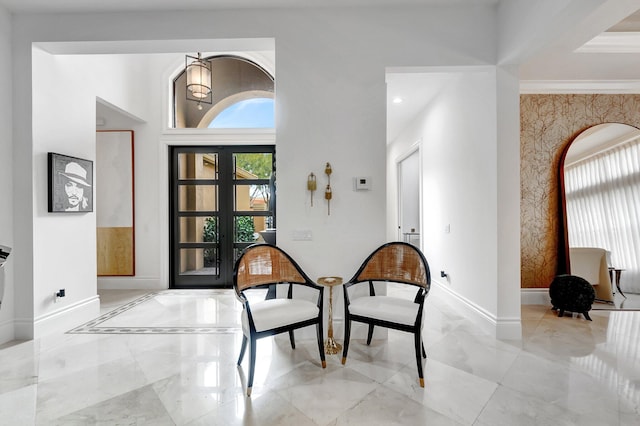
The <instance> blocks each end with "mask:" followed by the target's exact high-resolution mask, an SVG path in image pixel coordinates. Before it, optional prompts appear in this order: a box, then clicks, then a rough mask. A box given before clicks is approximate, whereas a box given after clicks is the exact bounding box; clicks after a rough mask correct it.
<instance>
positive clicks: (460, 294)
mask: <svg viewBox="0 0 640 426" xmlns="http://www.w3.org/2000/svg"><path fill="white" fill-rule="evenodd" d="M496 78H497V76H496V69H495V68H494V67H481V68H475V69H465V68H464V67H461V68H460V70H458V71H455V72H452V73H451V79H450V80H449V82H448V83H446V84H445V85H444V86H443V87H442V88H441V91H440V93H439V95H438V96H437V97H436V98H435V99H434V100H433V101H432V102H431V103H430V104H429V105H428V107H427V108H426V109H425V111H423V112H422V113H421V114H419V115H418V116H417V117H416V119H415V120H414V121H413V122H412V123H411V124H410V125H409V126H408V127H407V128H406V129H405V130H404V131H403V132H402V133H401V135H400V136H399V137H398V139H397V140H396V141H394V143H393V144H392V145H390V147H389V156H388V164H387V166H388V173H389V175H390V181H392V180H394V179H395V178H394V176H393V175H394V174H395V168H396V164H395V162H396V161H397V158H398V156H401V155H403V153H404V152H405V151H407V150H408V149H409V147H410V146H411V145H412V144H414V143H415V142H416V141H421V143H420V145H421V155H422V191H423V192H422V199H423V218H422V223H423V228H422V231H423V236H422V238H423V240H422V243H423V251H424V253H425V256H426V257H427V260H428V262H429V265H430V268H431V271H432V280H433V281H434V282H435V283H436V291H437V292H438V293H440V294H444V295H447V296H448V297H449V298H450V299H452V300H454V301H455V302H456V303H457V304H459V305H461V306H463V307H464V308H466V310H467V311H468V312H469V314H470V315H472V316H474V317H476V318H477V319H478V320H479V321H480V323H481V324H482V325H483V326H484V327H485V329H486V330H487V331H489V332H491V333H495V334H496V335H498V336H499V337H511V338H513V337H519V335H520V323H519V299H518V295H519V286H520V280H519V273H518V274H517V276H513V274H512V273H510V274H507V275H508V276H505V277H501V276H499V273H498V271H499V269H500V268H502V267H506V268H507V270H509V271H512V270H513V268H516V270H518V269H519V259H509V261H510V262H513V265H502V264H499V259H500V258H501V256H503V253H502V250H509V252H510V253H512V252H514V251H517V249H518V242H517V240H516V241H515V242H514V241H513V240H509V241H507V240H505V239H501V238H502V233H501V230H500V227H501V226H503V225H502V223H500V224H499V223H498V222H499V219H500V217H501V214H499V211H500V209H502V205H501V204H502V203H505V206H506V207H508V208H509V210H508V212H509V214H506V215H504V218H505V220H508V221H512V220H513V217H512V216H514V215H515V217H518V216H519V210H518V206H519V202H518V200H517V198H516V199H515V200H514V199H513V198H514V195H515V197H517V196H518V194H519V192H516V193H515V194H513V193H512V192H508V193H507V192H505V193H504V194H503V193H502V192H501V191H503V189H502V188H500V187H499V184H498V171H499V170H500V171H501V176H500V178H501V179H507V180H509V181H510V182H516V183H517V182H519V181H518V179H517V178H518V174H517V172H516V174H515V175H512V174H510V173H511V172H512V170H513V169H512V168H509V169H508V170H505V171H504V172H502V169H501V167H502V166H500V167H499V156H498V152H497V147H498V144H499V141H502V140H503V139H505V138H509V137H510V136H513V133H512V132H511V130H512V129H513V128H514V126H513V125H510V126H509V127H508V129H506V130H505V129H500V132H501V133H500V134H499V132H498V125H497V113H498V103H497V90H498V87H497V80H496ZM516 81H517V80H516ZM508 95H509V96H510V97H511V98H515V99H516V102H517V90H516V91H515V92H510V93H509V94H508ZM505 96H506V94H505ZM515 110H516V112H517V108H515ZM511 118H512V119H513V118H514V117H511ZM507 121H508V120H507ZM515 123H517V121H515ZM515 127H516V128H517V126H515ZM507 130H508V131H509V132H510V133H508V132H507ZM509 142H510V143H511V145H512V146H514V147H515V148H514V149H515V150H516V151H517V147H518V146H519V144H518V137H517V135H516V137H515V140H514V139H513V138H511V139H509ZM505 143H506V142H505ZM514 160H515V164H514V165H513V167H514V168H515V169H516V170H517V169H518V167H519V166H518V164H519V163H518V157H517V156H516V157H515V158H514V157H513V155H508V156H505V157H504V158H500V161H506V162H508V164H510V165H511V164H513V163H514ZM395 191H396V187H395V186H390V188H389V197H388V198H389V200H394V199H396V194H395ZM505 195H506V196H505ZM514 206H515V209H514V208H513V207H514ZM517 224H518V225H519V223H517ZM390 225H391V224H390ZM392 233H393V230H392V229H389V231H388V235H392ZM516 235H519V233H518V232H516ZM514 243H515V247H514ZM516 257H517V256H516ZM440 271H445V272H446V273H447V274H448V277H447V278H441V277H440ZM503 283H504V287H505V292H506V293H507V294H508V295H509V297H510V299H509V303H513V304H517V305H518V306H517V307H514V308H512V309H515V310H516V311H517V315H511V313H512V312H509V314H507V316H506V317H503V316H502V315H503V313H502V312H500V310H499V306H498V305H499V303H501V302H502V301H503V300H500V299H499V295H498V289H499V288H500V286H501V285H502V284H503ZM514 294H515V295H516V296H515V297H511V296H513V295H514ZM505 301H506V299H505ZM516 317H517V318H516ZM504 320H506V321H507V324H506V325H505V324H503V322H504Z"/></svg>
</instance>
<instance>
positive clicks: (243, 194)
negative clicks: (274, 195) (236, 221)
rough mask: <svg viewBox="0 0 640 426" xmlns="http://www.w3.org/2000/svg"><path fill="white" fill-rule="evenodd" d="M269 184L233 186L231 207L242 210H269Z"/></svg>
mask: <svg viewBox="0 0 640 426" xmlns="http://www.w3.org/2000/svg"><path fill="white" fill-rule="evenodd" d="M270 200H271V191H270V189H269V184H266V183H265V184H263V185H239V184H236V185H235V186H234V191H233V209H234V211H240V212H242V211H244V212H250V211H253V212H256V211H259V212H264V211H269V210H271V204H270Z"/></svg>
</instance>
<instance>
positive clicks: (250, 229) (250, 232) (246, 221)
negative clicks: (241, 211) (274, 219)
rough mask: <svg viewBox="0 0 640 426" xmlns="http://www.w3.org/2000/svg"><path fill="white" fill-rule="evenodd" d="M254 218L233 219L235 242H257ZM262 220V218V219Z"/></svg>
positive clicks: (236, 217) (238, 217) (237, 217)
mask: <svg viewBox="0 0 640 426" xmlns="http://www.w3.org/2000/svg"><path fill="white" fill-rule="evenodd" d="M254 219H259V218H254V217H252V216H235V217H234V218H233V242H234V243H252V242H254V241H256V239H257V235H256V230H255V229H256V226H255V223H254ZM260 219H261V218H260Z"/></svg>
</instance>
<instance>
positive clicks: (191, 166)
mask: <svg viewBox="0 0 640 426" xmlns="http://www.w3.org/2000/svg"><path fill="white" fill-rule="evenodd" d="M178 179H218V154H216V153H209V154H206V153H200V152H182V153H179V154H178Z"/></svg>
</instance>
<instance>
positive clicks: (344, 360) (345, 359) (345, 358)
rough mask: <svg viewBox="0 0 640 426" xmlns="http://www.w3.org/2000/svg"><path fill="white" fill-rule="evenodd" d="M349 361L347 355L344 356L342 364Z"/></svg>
mask: <svg viewBox="0 0 640 426" xmlns="http://www.w3.org/2000/svg"><path fill="white" fill-rule="evenodd" d="M346 363H347V357H346V356H343V357H342V365H345V364H346Z"/></svg>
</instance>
